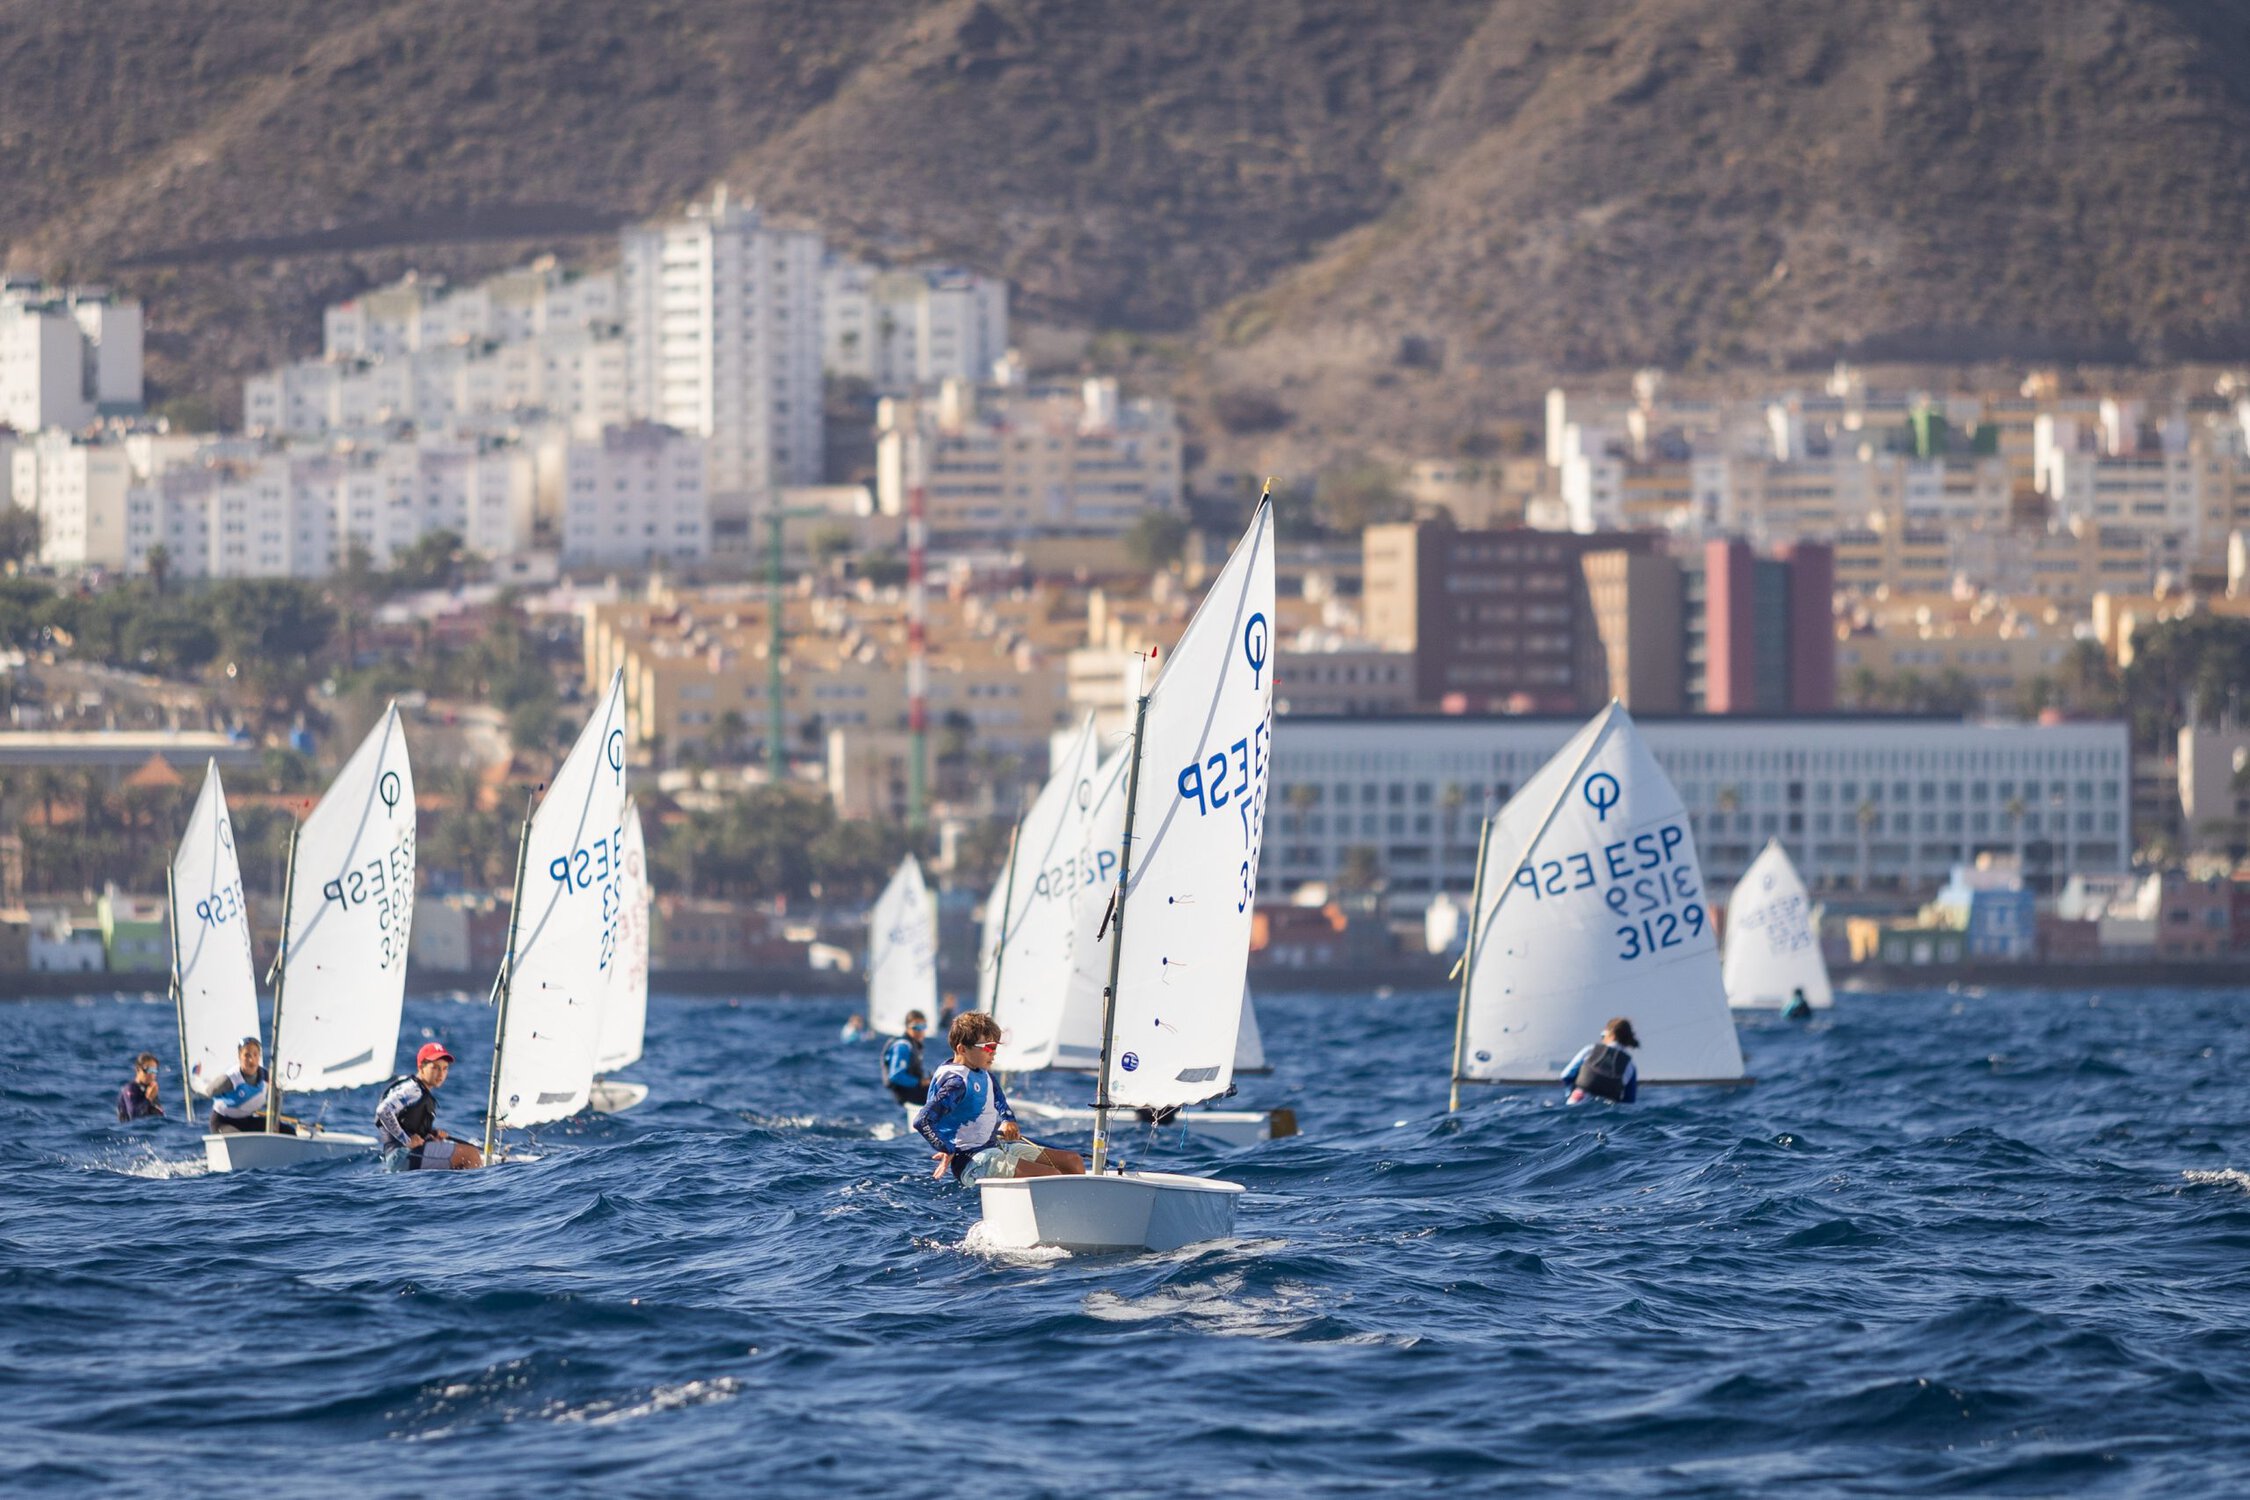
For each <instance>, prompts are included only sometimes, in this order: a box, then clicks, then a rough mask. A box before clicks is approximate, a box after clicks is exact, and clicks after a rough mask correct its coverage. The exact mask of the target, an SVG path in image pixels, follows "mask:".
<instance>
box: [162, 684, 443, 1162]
mask: <svg viewBox="0 0 2250 1500" xmlns="http://www.w3.org/2000/svg"><path fill="white" fill-rule="evenodd" d="M414 817H415V811H414V770H413V767H412V766H411V765H410V764H409V763H408V759H407V753H406V731H405V728H404V726H403V725H402V723H401V722H400V719H399V713H398V706H397V705H396V704H393V705H391V707H390V708H389V709H388V710H386V711H385V713H384V715H383V717H382V719H381V721H380V722H378V723H377V724H376V725H375V727H374V728H373V729H372V730H370V731H368V734H367V737H366V738H365V739H364V740H362V741H360V744H359V748H358V749H356V750H354V751H353V752H352V756H351V759H349V760H347V761H345V762H344V768H343V770H341V771H340V772H338V773H337V775H336V780H335V783H334V784H333V785H331V786H330V787H329V788H328V791H327V793H326V795H324V796H323V797H322V798H321V799H320V802H319V803H318V804H317V805H316V806H315V807H314V808H313V810H312V813H311V815H310V816H309V817H307V818H306V819H305V821H304V826H303V827H301V828H299V829H298V830H297V834H296V837H295V838H294V839H293V840H292V841H291V845H290V851H289V872H288V876H287V879H286V881H285V888H286V895H285V899H284V910H283V924H284V925H283V931H282V935H281V954H280V959H279V961H278V962H277V963H276V964H275V966H274V968H275V982H274V991H273V1046H272V1048H271V1049H270V1050H269V1054H268V1055H269V1056H270V1058H271V1066H272V1078H271V1080H270V1081H269V1083H268V1085H267V1124H266V1131H265V1133H264V1134H255V1133H228V1134H223V1135H212V1136H207V1137H205V1138H204V1154H205V1156H207V1157H208V1158H209V1160H210V1163H211V1169H212V1170H213V1171H216V1172H226V1171H241V1170H244V1169H247V1168H252V1167H280V1166H289V1165H292V1164H294V1163H296V1162H300V1161H307V1160H311V1159H313V1158H316V1157H324V1156H341V1155H346V1154H350V1153H356V1152H361V1151H372V1150H374V1149H375V1146H376V1144H377V1143H376V1139H375V1137H374V1136H372V1135H364V1134H357V1133H352V1132H346V1131H336V1130H330V1131H311V1130H301V1131H300V1133H299V1134H296V1135H284V1134H281V1133H280V1132H278V1131H277V1130H275V1129H274V1126H275V1125H276V1124H277V1123H278V1122H279V1120H280V1116H281V1105H282V1097H283V1095H284V1094H306V1093H319V1092H323V1091H325V1090H329V1089H353V1088H363V1087H366V1086H367V1085H369V1084H376V1083H381V1082H383V1081H384V1080H385V1079H387V1078H389V1077H390V1076H391V1072H392V1066H393V1064H394V1062H395V1061H396V1058H397V1053H398V1028H399V1017H400V1014H401V1012H402V1011H403V1009H404V1007H405V1004H406V956H407V947H408V944H409V942H410V940H411V937H412V928H413V922H414V826H415V825H414Z"/></svg>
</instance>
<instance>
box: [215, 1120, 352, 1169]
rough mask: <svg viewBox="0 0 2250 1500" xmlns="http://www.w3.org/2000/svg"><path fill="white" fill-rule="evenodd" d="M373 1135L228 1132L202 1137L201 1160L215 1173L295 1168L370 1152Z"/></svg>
mask: <svg viewBox="0 0 2250 1500" xmlns="http://www.w3.org/2000/svg"><path fill="white" fill-rule="evenodd" d="M375 1146H376V1140H375V1137H373V1136H371V1135H354V1134H352V1133H350V1132H348V1131H342V1130H324V1131H321V1132H320V1133H318V1134H317V1135H267V1134H265V1133H264V1132H262V1131H239V1132H229V1133H226V1134H223V1135H207V1136H205V1137H204V1138H203V1159H204V1160H205V1161H207V1162H209V1163H210V1164H211V1170H212V1171H214V1172H251V1171H257V1170H259V1169H261V1168H264V1167H294V1166H300V1165H302V1164H303V1163H305V1162H308V1161H327V1160H330V1159H331V1158H334V1157H338V1156H359V1155H363V1154H365V1153H367V1152H370V1151H373V1150H374V1149H375Z"/></svg>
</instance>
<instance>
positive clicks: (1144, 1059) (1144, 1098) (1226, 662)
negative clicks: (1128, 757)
mask: <svg viewBox="0 0 2250 1500" xmlns="http://www.w3.org/2000/svg"><path fill="white" fill-rule="evenodd" d="M1273 575H1274V569H1273V507H1272V506H1271V505H1270V504H1266V503H1261V504H1260V505H1259V506H1258V513H1257V515H1256V516H1255V517H1253V518H1252V519H1251V522H1250V529H1249V530H1248V531H1247V532H1245V533H1244V534H1243V537H1242V540H1241V541H1239V542H1237V543H1236V544H1235V549H1234V555H1233V556H1231V557H1229V558H1228V559H1227V565H1226V567H1225V568H1224V569H1222V570H1221V571H1220V573H1219V576H1218V579H1217V581H1216V582H1214V583H1213V584H1212V585H1211V592H1210V593H1208V594H1206V595H1205V596H1204V599H1203V603H1202V604H1201V605H1200V606H1199V607H1198V608H1197V609H1196V612H1195V617H1194V618H1193V619H1191V620H1189V621H1188V627H1187V630H1186V632H1185V633H1184V634H1183V635H1182V636H1181V637H1180V644H1179V647H1178V649H1176V650H1175V651H1174V652H1173V653H1172V659H1171V660H1170V661H1169V662H1166V663H1164V664H1163V670H1162V675H1161V676H1159V677H1158V679H1157V683H1156V688H1155V691H1154V692H1152V693H1151V694H1150V695H1149V699H1148V704H1147V713H1146V716H1145V717H1144V719H1143V720H1142V723H1141V734H1140V744H1139V745H1138V746H1137V747H1135V753H1136V754H1137V755H1138V757H1139V762H1140V765H1139V776H1140V779H1139V793H1138V796H1137V798H1136V799H1135V801H1136V803H1137V805H1136V806H1135V808H1134V809H1133V846H1132V850H1131V867H1130V874H1129V876H1128V879H1129V880H1130V881H1131V885H1130V887H1129V888H1128V889H1127V891H1126V893H1125V900H1124V906H1123V917H1124V921H1123V925H1122V927H1121V929H1120V930H1119V932H1118V935H1117V943H1118V952H1119V961H1118V977H1117V993H1116V996H1115V1000H1114V1006H1115V1012H1116V1020H1115V1023H1114V1030H1113V1033H1112V1038H1111V1049H1110V1066H1109V1076H1108V1078H1107V1080H1106V1082H1105V1086H1106V1091H1107V1093H1108V1096H1109V1098H1110V1100H1111V1102H1112V1103H1116V1104H1124V1105H1132V1106H1141V1107H1144V1108H1146V1107H1154V1108H1161V1107H1165V1106H1169V1105H1175V1104H1193V1103H1195V1102H1197V1101H1199V1100H1203V1099H1209V1098H1211V1097H1212V1096H1214V1095H1217V1094H1223V1093H1225V1092H1226V1090H1227V1086H1228V1084H1229V1082H1230V1080H1231V1079H1232V1077H1233V1074H1234V1046H1235V1033H1236V1032H1237V1030H1239V1028H1240V1023H1241V1019H1242V988H1243V975H1244V973H1245V972H1246V970H1247V968H1248V965H1249V961H1250V919H1251V907H1252V905H1253V904H1254V902H1255V900H1256V896H1257V889H1258V852H1259V846H1260V844H1261V843H1262V842H1263V839H1264V835H1265V817H1266V785H1267V770H1268V767H1269V766H1270V764H1271V762H1272V750H1273V745H1272V736H1273V679H1274V669H1275V661H1274V643H1275V641H1276V640H1277V639H1278V637H1277V635H1276V633H1275V630H1274V625H1273V620H1274V584H1273Z"/></svg>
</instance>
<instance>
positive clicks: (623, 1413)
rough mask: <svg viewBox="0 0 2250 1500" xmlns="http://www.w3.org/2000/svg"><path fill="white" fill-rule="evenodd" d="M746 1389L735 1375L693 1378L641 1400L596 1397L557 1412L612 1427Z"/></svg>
mask: <svg viewBox="0 0 2250 1500" xmlns="http://www.w3.org/2000/svg"><path fill="white" fill-rule="evenodd" d="M741 1392H742V1382H741V1381H740V1380H737V1379H736V1378H735V1377H734V1376H732V1375H722V1376H720V1377H719V1378H718V1379H716V1380H690V1381H685V1382H683V1383H681V1384H679V1385H660V1386H657V1387H655V1388H654V1389H652V1390H651V1391H650V1392H649V1393H648V1394H647V1395H646V1396H644V1397H642V1398H641V1399H640V1400H638V1401H634V1402H630V1403H621V1402H616V1401H595V1402H591V1403H589V1404H587V1405H585V1406H579V1407H572V1408H569V1409H567V1410H564V1411H560V1412H556V1413H555V1414H554V1420H555V1421H557V1422H583V1423H585V1424H586V1425H587V1426H589V1427H608V1426H611V1425H613V1424H615V1423H618V1422H630V1421H632V1420H633V1419H634V1418H635V1417H647V1416H653V1415H655V1414H656V1413H657V1412H660V1411H679V1410H681V1409H683V1408H685V1407H690V1406H710V1405H712V1404H714V1403H716V1402H720V1401H732V1400H733V1399H734V1398H735V1397H736V1396H737V1395H739V1394H741Z"/></svg>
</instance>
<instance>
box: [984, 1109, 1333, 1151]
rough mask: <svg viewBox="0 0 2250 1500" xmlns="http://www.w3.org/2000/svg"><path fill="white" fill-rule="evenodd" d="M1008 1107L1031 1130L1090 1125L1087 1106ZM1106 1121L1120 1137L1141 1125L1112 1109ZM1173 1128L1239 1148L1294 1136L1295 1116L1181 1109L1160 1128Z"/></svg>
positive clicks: (1082, 1129) (1076, 1130) (1083, 1129)
mask: <svg viewBox="0 0 2250 1500" xmlns="http://www.w3.org/2000/svg"><path fill="white" fill-rule="evenodd" d="M1010 1107H1011V1108H1013V1109H1014V1110H1015V1112H1016V1118H1017V1120H1019V1121H1020V1122H1021V1123H1023V1124H1024V1125H1026V1126H1028V1127H1030V1128H1032V1129H1033V1130H1035V1131H1036V1130H1039V1129H1046V1130H1062V1131H1069V1132H1071V1133H1073V1134H1079V1135H1084V1134H1090V1133H1091V1132H1092V1131H1093V1128H1094V1112H1093V1111H1092V1110H1091V1109H1087V1108H1083V1107H1078V1106H1071V1105H1063V1104H1043V1103H1040V1102H1038V1101H1036V1100H1031V1101H1027V1100H1021V1099H1017V1100H1011V1101H1010ZM1109 1120H1110V1129H1111V1130H1112V1131H1113V1132H1114V1133H1115V1134H1116V1135H1118V1136H1119V1137H1121V1138H1123V1137H1128V1136H1131V1135H1133V1134H1135V1133H1136V1132H1137V1131H1139V1130H1140V1129H1142V1128H1143V1127H1142V1126H1141V1125H1140V1124H1139V1122H1137V1121H1136V1120H1135V1119H1134V1117H1133V1115H1132V1112H1131V1111H1129V1110H1115V1109H1113V1110H1111V1111H1110V1112H1109ZM1175 1127H1176V1128H1179V1129H1183V1130H1185V1131H1187V1133H1188V1134H1189V1135H1192V1136H1196V1137H1198V1138H1200V1139H1202V1140H1207V1141H1210V1142H1213V1143H1214V1144H1216V1145H1221V1146H1227V1147H1232V1148H1235V1149H1240V1148H1242V1147H1244V1146H1255V1145H1257V1144H1258V1143H1259V1142H1261V1141H1278V1140H1281V1139H1282V1138H1284V1137H1286V1136H1292V1135H1295V1134H1296V1133H1297V1115H1296V1112H1295V1111H1294V1110H1288V1109H1184V1110H1181V1111H1180V1113H1179V1114H1178V1115H1177V1116H1175V1117H1174V1118H1173V1119H1172V1120H1170V1121H1169V1122H1167V1123H1166V1124H1165V1125H1164V1126H1163V1127H1162V1128H1163V1129H1165V1130H1171V1129H1174V1128H1175Z"/></svg>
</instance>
